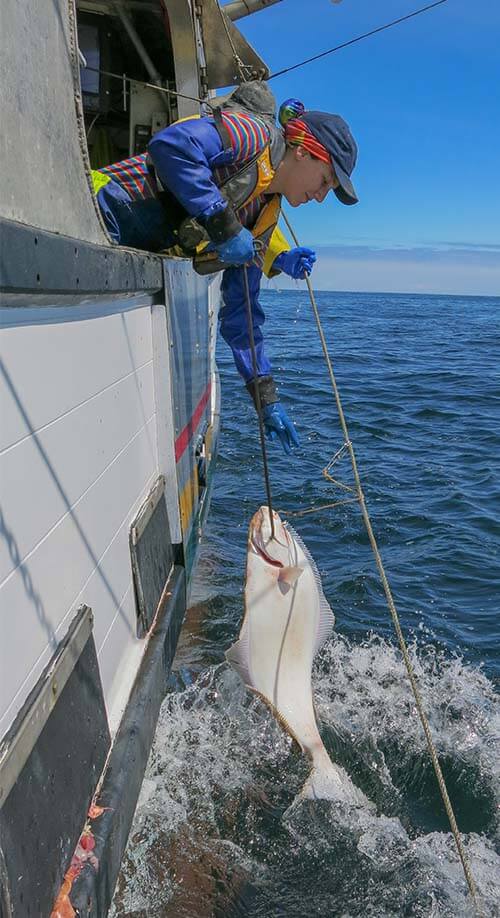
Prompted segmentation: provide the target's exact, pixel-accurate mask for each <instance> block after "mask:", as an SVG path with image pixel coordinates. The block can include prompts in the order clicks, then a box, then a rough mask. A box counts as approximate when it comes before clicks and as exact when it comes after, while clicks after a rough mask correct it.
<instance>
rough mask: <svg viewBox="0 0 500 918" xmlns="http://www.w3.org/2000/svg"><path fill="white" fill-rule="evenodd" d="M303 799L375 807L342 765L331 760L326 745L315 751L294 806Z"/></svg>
mask: <svg viewBox="0 0 500 918" xmlns="http://www.w3.org/2000/svg"><path fill="white" fill-rule="evenodd" d="M302 800H332V801H335V802H337V803H343V804H347V805H348V806H355V807H367V808H370V809H373V803H371V802H370V801H369V800H368V798H367V797H365V795H364V793H363V791H361V790H360V789H359V787H356V785H355V784H353V783H352V781H351V779H350V777H349V775H348V774H347V772H346V771H344V769H343V768H342V766H341V765H335V764H334V763H333V762H332V761H331V759H330V757H329V755H328V753H327V751H326V749H325V747H324V746H323V747H321V748H318V749H317V751H315V752H314V754H313V767H312V769H311V773H310V775H309V777H308V779H307V781H306V783H305V784H304V787H303V788H302V790H301V792H300V794H299V795H298V796H297V797H296V799H295V801H294V802H293V804H292V807H293V806H295V805H296V804H297V803H299V802H300V801H302Z"/></svg>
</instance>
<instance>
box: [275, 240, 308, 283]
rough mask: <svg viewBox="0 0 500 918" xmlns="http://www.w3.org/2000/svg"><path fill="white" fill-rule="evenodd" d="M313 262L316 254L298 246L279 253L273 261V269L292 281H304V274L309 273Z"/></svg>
mask: <svg viewBox="0 0 500 918" xmlns="http://www.w3.org/2000/svg"><path fill="white" fill-rule="evenodd" d="M315 261H316V252H314V251H313V249H308V248H306V247H305V246H303V245H300V246H298V247H297V248H296V249H290V251H289V252H281V254H280V255H278V256H277V257H276V258H275V259H274V262H273V267H274V268H278V269H279V270H280V271H284V273H285V274H288V276H289V277H293V278H294V280H304V278H305V276H306V274H308V275H309V274H310V273H311V271H312V269H313V265H314V262H315Z"/></svg>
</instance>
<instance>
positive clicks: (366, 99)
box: [237, 0, 500, 296]
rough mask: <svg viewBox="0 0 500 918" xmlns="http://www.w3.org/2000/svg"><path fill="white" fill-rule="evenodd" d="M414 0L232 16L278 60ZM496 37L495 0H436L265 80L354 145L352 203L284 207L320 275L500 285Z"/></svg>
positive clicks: (301, 54) (396, 285)
mask: <svg viewBox="0 0 500 918" xmlns="http://www.w3.org/2000/svg"><path fill="white" fill-rule="evenodd" d="M423 5H425V0H377V2H376V3H375V2H373V0H343V2H341V3H336V4H334V3H332V2H330V0H309V2H307V0H284V2H283V3H278V4H276V5H275V6H273V7H271V8H269V9H266V10H263V11H262V12H259V13H257V14H255V15H254V16H251V17H249V18H247V19H241V20H239V22H238V23H237V25H238V27H239V28H240V29H241V31H242V32H243V34H244V35H245V36H246V37H247V38H248V40H249V41H250V42H251V44H253V45H254V47H255V48H256V49H257V50H258V51H259V52H260V54H261V56H262V57H263V58H264V60H266V62H267V63H268V65H269V66H270V68H271V71H276V70H280V69H282V68H283V67H286V66H289V65H290V64H293V63H296V62H298V61H300V60H302V59H303V58H305V57H309V56H311V55H313V54H316V53H318V52H320V51H323V50H326V49H327V48H329V47H331V46H333V45H335V44H339V43H340V42H343V41H346V40H348V39H350V38H353V37H354V36H356V35H359V34H361V33H362V32H365V31H368V30H369V29H372V28H375V27H377V26H379V25H381V24H383V23H384V22H386V21H389V20H391V19H395V18H397V17H399V16H403V15H405V14H406V13H409V12H411V11H412V10H414V9H417V8H418V7H419V6H423ZM499 43H500V3H498V0H474V2H473V0H448V2H447V3H444V4H443V5H441V6H439V7H437V8H436V9H434V10H431V11H430V12H428V13H424V14H423V15H421V16H418V17H416V18H415V19H411V20H409V21H408V22H405V23H402V24H400V25H398V26H395V27H394V28H392V29H389V30H388V31H386V32H383V33H381V34H378V35H375V36H372V37H371V38H367V39H365V40H364V41H362V42H360V43H358V44H356V45H353V46H351V47H349V48H346V49H344V50H341V51H338V52H336V53H335V54H333V55H331V56H328V57H326V58H323V59H322V60H319V61H316V62H314V63H311V64H308V65H307V66H305V67H303V68H301V69H299V70H297V71H295V72H292V73H290V74H287V75H285V76H282V77H278V78H276V79H275V80H272V81H271V86H272V89H273V91H274V92H275V95H276V97H277V99H278V102H281V101H283V100H284V99H285V98H287V97H290V96H295V97H297V98H299V99H301V100H302V101H303V102H304V104H305V105H306V107H307V108H316V109H323V110H326V111H328V110H330V111H334V112H338V113H339V114H341V115H342V116H343V117H344V118H345V119H346V121H348V123H349V124H350V126H351V129H352V131H353V134H354V136H355V137H356V140H357V142H358V146H359V151H360V152H359V160H358V165H357V167H356V169H355V171H354V173H353V180H354V184H355V187H356V190H357V192H358V196H359V198H360V203H359V204H358V205H356V206H354V207H344V206H342V205H341V204H338V203H337V201H336V199H334V198H333V195H332V196H331V200H330V199H327V202H325V203H324V204H323V205H318V204H315V203H311V204H308V205H305V206H303V207H300V208H298V209H295V210H291V209H290V208H289V209H288V214H289V217H291V218H292V222H293V225H294V227H295V230H296V232H297V234H298V236H299V238H300V240H301V242H302V243H303V244H304V245H312V246H316V247H318V255H319V256H320V257H319V261H318V265H317V267H316V269H315V272H314V279H315V284H316V285H317V286H318V287H321V288H323V289H337V290H386V291H390V290H394V291H402V292H412V291H415V292H429V293H432V292H435V293H457V294H458V293H467V294H483V295H497V296H498V295H500V52H499ZM329 198H330V196H329Z"/></svg>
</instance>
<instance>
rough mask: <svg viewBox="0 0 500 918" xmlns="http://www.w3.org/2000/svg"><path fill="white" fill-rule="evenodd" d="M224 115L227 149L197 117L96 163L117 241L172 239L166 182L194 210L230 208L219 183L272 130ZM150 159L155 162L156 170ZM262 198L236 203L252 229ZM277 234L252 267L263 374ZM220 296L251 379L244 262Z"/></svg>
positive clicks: (227, 328)
mask: <svg viewBox="0 0 500 918" xmlns="http://www.w3.org/2000/svg"><path fill="white" fill-rule="evenodd" d="M223 118H224V123H225V126H226V129H227V131H228V135H229V138H230V141H231V148H230V149H227V150H224V148H223V144H222V141H221V138H220V134H219V132H218V130H217V128H216V126H215V124H214V121H213V118H211V117H203V118H193V119H188V120H185V121H181V122H178V123H176V124H174V125H171V126H169V127H167V128H164V130H162V131H159V132H158V133H157V134H155V136H154V137H153V139H152V140H151V142H150V144H149V147H148V153H147V154H142V155H140V156H135V157H132V158H131V159H128V160H123V161H121V162H118V163H114V164H112V165H110V166H106V167H105V168H103V169H100V170H99V172H98V173H97V174H98V175H99V176H100V178H99V181H98V183H97V184H98V185H99V186H100V187H99V188H98V190H97V185H96V191H97V200H98V203H99V205H100V208H101V212H102V214H103V217H104V220H105V223H106V225H107V228H108V231H109V233H110V235H111V237H112V238H113V239H114V240H115V242H117V243H120V244H121V245H130V246H133V247H135V248H141V249H147V250H149V251H160V250H162V249H165V248H168V247H169V246H170V245H172V244H173V242H174V238H173V235H172V229H173V226H172V224H169V219H168V214H167V213H166V210H165V208H164V206H163V204H162V203H161V201H160V200H159V199H158V193H159V191H161V186H163V187H164V188H168V189H169V190H170V191H171V192H172V193H173V194H174V195H175V197H176V198H177V200H178V201H179V202H180V203H181V204H182V206H183V207H184V209H185V210H186V211H187V212H188V214H190V215H191V216H194V217H208V216H211V215H212V214H214V213H216V212H217V211H218V210H221V209H223V208H224V207H226V203H227V202H226V200H225V199H224V197H223V196H222V194H221V192H220V185H222V183H223V182H224V180H225V179H227V178H229V177H230V176H231V175H232V174H235V172H237V171H239V169H241V167H242V165H243V164H244V163H245V162H247V161H248V160H250V159H253V157H254V156H255V154H256V153H258V152H260V151H261V150H262V149H264V147H265V146H266V144H267V141H268V131H267V128H266V125H265V123H264V122H263V121H261V120H260V119H259V118H257V117H255V116H253V115H249V114H247V113H244V114H243V113H240V112H238V113H236V112H230V113H227V112H226V113H224V115H223ZM151 164H152V165H153V166H154V169H151ZM94 175H95V174H94ZM158 179H159V182H160V183H161V186H160V185H159V184H158V181H157V180H158ZM103 181H104V184H103ZM265 203H266V197H265V195H263V194H262V195H260V196H259V197H257V198H255V200H253V201H252V202H251V203H250V205H248V206H247V207H241V208H240V209H239V210H237V212H236V215H237V217H238V219H239V221H240V223H241V224H242V225H243V226H246V227H247V228H249V229H250V228H252V226H253V225H254V224H255V221H256V219H257V217H258V215H259V213H260V211H261V209H262V207H263V206H264V205H265ZM279 237H280V238H278V240H277V246H276V251H275V252H274V251H271V252H270V253H268V256H267V259H266V261H267V264H266V265H264V261H265V258H264V256H265V253H263V254H262V256H260V257H257V258H256V259H255V262H254V263H252V264H251V265H250V266H249V267H248V268H247V270H248V282H249V289H250V298H251V307H252V319H253V332H254V338H255V343H256V350H257V375H258V376H267V375H269V374H270V372H271V365H270V362H269V360H268V359H267V356H266V354H265V349H264V340H263V333H262V326H263V324H264V321H265V315H264V311H263V309H262V307H261V305H260V302H259V291H260V281H261V277H262V268H263V266H265V267H266V269H267V268H271V267H272V262H271V263H269V257H270V256H271V257H272V258H273V260H274V257H276V255H278V254H279V253H280V252H281V251H283V250H285V249H287V248H288V244H287V243H286V241H285V240H284V239H283V237H282V236H281V234H279ZM273 273H276V271H274V272H273ZM222 297H223V307H222V309H221V312H220V329H221V334H222V337H223V338H224V340H225V341H226V342H227V343H228V344H229V346H230V348H231V350H232V352H233V357H234V361H235V364H236V367H237V369H238V372H239V373H240V374H241V376H242V377H243V379H244V380H245V382H247V381H248V380H250V379H252V378H253V376H254V372H253V367H252V358H251V352H250V342H249V335H248V326H247V315H246V297H245V286H244V272H243V268H238V267H230V268H227V269H226V270H225V271H224V273H223V279H222Z"/></svg>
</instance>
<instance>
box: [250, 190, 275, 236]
mask: <svg viewBox="0 0 500 918" xmlns="http://www.w3.org/2000/svg"><path fill="white" fill-rule="evenodd" d="M280 209H281V196H280V195H279V194H275V195H273V197H272V198H271V200H270V201H269V202H268V203H267V204H266V205H265V206H264V207H263V208H262V210H261V212H260V214H259V216H258V217H257V220H256V221H255V224H254V226H253V229H252V236H254V237H255V238H256V239H258V238H259V236H263V235H264V233H265V232H267V230H270V229H271V228H272V227H274V226H276V224H277V222H278V218H279V215H280Z"/></svg>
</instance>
